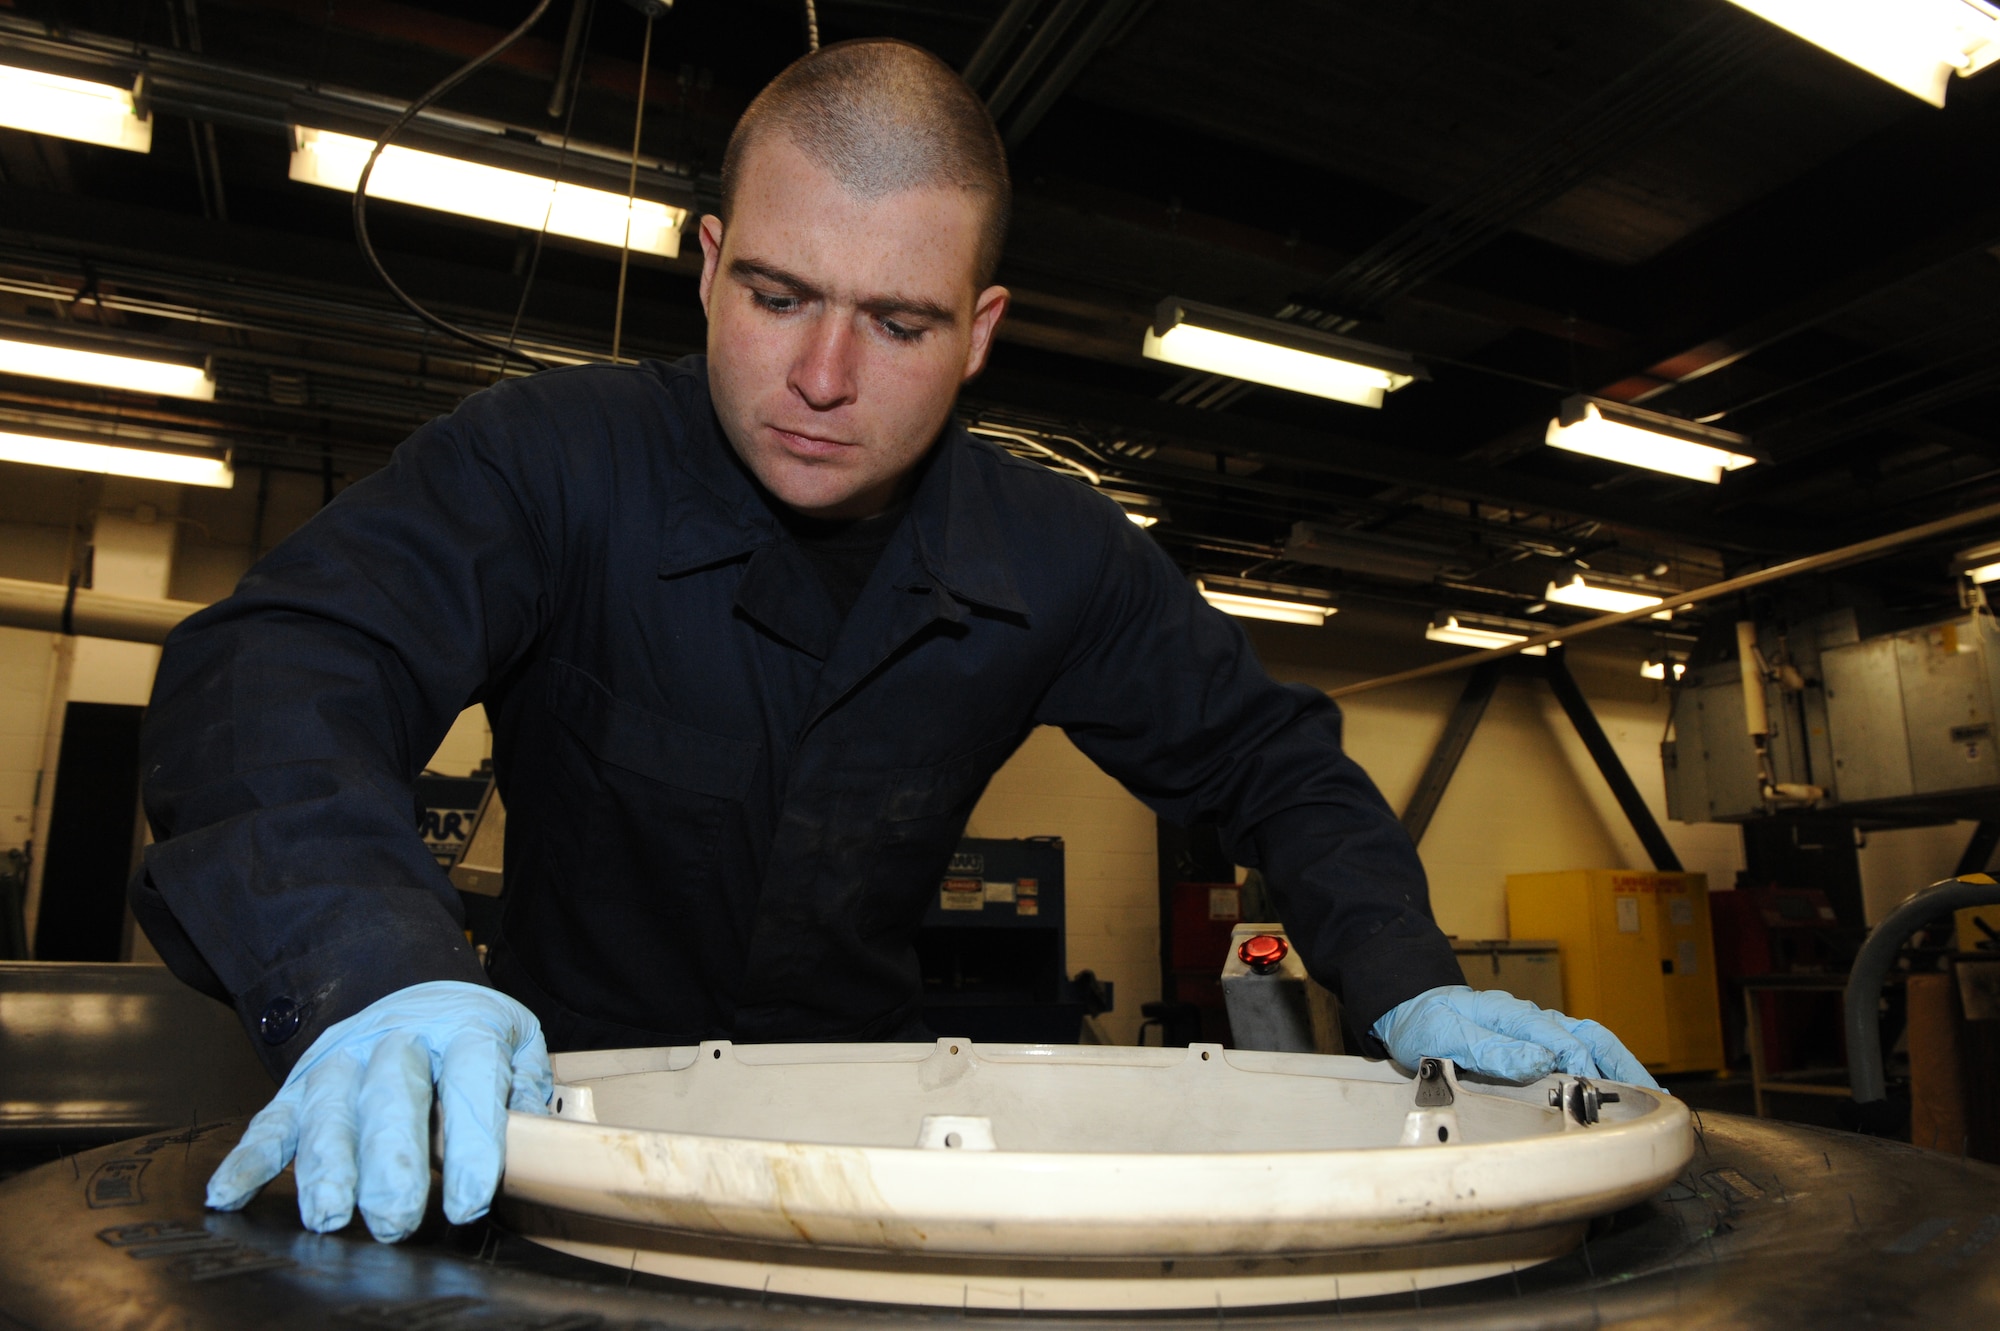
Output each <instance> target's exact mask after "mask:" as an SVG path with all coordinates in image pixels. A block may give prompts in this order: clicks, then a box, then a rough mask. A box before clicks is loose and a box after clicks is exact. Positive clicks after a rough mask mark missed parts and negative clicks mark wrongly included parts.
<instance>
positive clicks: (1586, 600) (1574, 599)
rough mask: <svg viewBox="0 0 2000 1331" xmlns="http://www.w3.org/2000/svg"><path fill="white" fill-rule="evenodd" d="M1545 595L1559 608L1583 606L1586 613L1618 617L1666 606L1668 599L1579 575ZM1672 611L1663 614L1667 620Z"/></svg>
mask: <svg viewBox="0 0 2000 1331" xmlns="http://www.w3.org/2000/svg"><path fill="white" fill-rule="evenodd" d="M1543 595H1544V596H1545V597H1546V598H1547V599H1548V600H1551V601H1554V602H1555V603H1556V604H1558V605H1576V606H1582V607H1583V608H1584V609H1586V610H1602V611H1605V612H1607V613H1611V614H1616V613H1619V612H1622V611H1626V610H1639V609H1642V608H1644V607H1646V606H1649V605H1663V604H1665V602H1666V598H1665V597H1662V596H1655V595H1653V594H1652V593H1651V592H1637V591H1627V590H1625V589H1624V588H1622V587H1613V586H1609V585H1607V584H1606V583H1604V582H1603V581H1601V580H1598V579H1586V578H1585V577H1584V575H1583V574H1581V573H1578V574H1576V575H1575V576H1574V577H1572V578H1571V579H1570V580H1569V581H1568V582H1552V583H1550V584H1549V587H1548V590H1547V591H1546V592H1544V593H1543ZM1671 613H1672V612H1671V611H1666V612H1663V613H1662V615H1661V616H1660V617H1661V618H1664V617H1665V616H1666V615H1667V614H1671Z"/></svg>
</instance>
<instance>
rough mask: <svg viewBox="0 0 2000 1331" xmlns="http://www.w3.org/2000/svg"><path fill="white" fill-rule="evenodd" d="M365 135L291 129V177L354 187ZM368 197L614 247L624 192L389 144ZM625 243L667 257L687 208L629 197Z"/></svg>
mask: <svg viewBox="0 0 2000 1331" xmlns="http://www.w3.org/2000/svg"><path fill="white" fill-rule="evenodd" d="M374 148H375V145H374V143H373V142H372V141H371V140H368V139H358V138H355V137H353V136H351V135H347V134H335V133H333V132H332V131H330V130H324V129H308V128H306V127H304V126H295V127H294V128H293V130H292V166H291V177H292V179H293V180H299V181H304V182H305V183H306V184H309V185H324V186H326V187H327V188H329V189H337V190H344V191H346V192H347V193H349V194H352V193H353V192H354V186H355V185H356V184H357V183H358V182H359V181H360V179H361V169H362V168H363V167H364V166H366V165H367V164H368V154H369V153H370V152H372V151H374ZM368 197H369V198H371V199H391V200H394V201H395V202H397V203H408V204H414V205H415V206H417V207H419V208H434V209H436V210H438V211H439V212H446V213H456V214H458V215H459V216H460V217H474V218H478V219H480V220H482V221H487V222H498V223H500V224H501V225H502V226H515V227H521V228H522V229H524V230H528V231H540V230H542V229H543V225H544V223H545V222H546V225H547V228H548V231H549V234H551V235H556V236H568V237H570V238H571V239H572V240H587V241H592V242H595V243H596V244H599V245H610V246H613V247H617V246H620V245H624V244H626V243H627V233H626V226H627V217H628V209H627V207H626V204H627V200H626V197H625V196H624V195H623V194H614V193H612V192H611V191H609V190H601V189H592V188H590V187H589V186H586V185H573V184H571V183H569V182H568V181H561V182H558V181H552V180H550V179H549V178H548V177H546V176H535V175H529V174H528V173H526V172H524V171H509V170H507V169H506V168H505V167H498V166H487V165H485V164H483V163H480V162H468V161H464V160H462V159H460V158H456V157H445V156H443V155H441V154H439V153H430V152H424V151H422V150H421V149H417V148H403V147H397V146H394V145H391V146H390V147H388V148H385V149H383V150H382V155H381V157H379V158H377V159H376V162H375V170H374V172H373V173H372V174H371V175H370V176H369V177H368ZM630 202H631V207H630V209H629V218H630V226H631V233H630V244H631V247H632V249H633V250H635V251H637V252H639V253H641V254H658V255H662V256H664V257H666V258H669V259H671V258H674V257H676V256H677V255H679V254H680V252H681V224H682V223H683V222H685V221H686V220H687V209H685V208H676V207H674V206H672V205H671V204H665V203H656V202H654V201H653V200H651V199H634V200H631V201H630Z"/></svg>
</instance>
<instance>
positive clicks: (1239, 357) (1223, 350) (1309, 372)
mask: <svg viewBox="0 0 2000 1331" xmlns="http://www.w3.org/2000/svg"><path fill="white" fill-rule="evenodd" d="M1141 350H1142V351H1143V352H1144V353H1145V355H1146V356H1147V358H1148V359H1151V360H1159V361H1166V362H1167V363H1168V364H1170V365H1180V366H1185V367H1186V368H1188V369H1190V370H1202V371H1205V372H1206V373H1209V374H1220V375H1226V376H1227V377H1229V378H1231V379H1244V380H1247V381H1249V382H1250V383H1254V384H1268V385H1269V386H1270V387H1272V388H1286V389H1290V390H1291V391H1293V392H1295V393H1311V394H1313V395H1314V396H1316V397H1325V398H1332V399H1333V400H1334V401H1336V402H1351V403H1353V404H1354V405H1355V406H1357V407H1380V406H1381V405H1382V398H1383V395H1384V394H1387V393H1393V392H1395V391H1396V390H1397V389H1399V388H1402V387H1404V386H1406V385H1408V384H1409V383H1411V382H1412V381H1414V380H1417V379H1428V378H1429V377H1430V375H1429V374H1428V373H1427V372H1426V371H1425V370H1424V368H1423V366H1421V365H1419V364H1417V362H1416V361H1415V360H1413V359H1411V358H1410V357H1409V356H1407V355H1405V354H1403V353H1402V352H1400V351H1392V350H1390V349H1389V348H1387V347H1377V346H1371V345H1369V344H1368V343H1366V342H1356V341H1354V340H1353V339H1352V338H1345V337H1336V336H1334V335H1333V334H1331V333H1322V332H1320V331H1319V330H1317V329H1314V328H1306V327H1302V326H1300V325H1298V324H1292V323H1285V322H1284V321H1282V320H1279V319H1264V318H1260V317H1258V316H1257V315H1254V314H1238V313H1236V312H1235V311H1234V310H1225V309H1219V308H1217V307H1216V306H1213V305H1202V304H1198V303H1196V302H1194V301H1191V300H1181V299H1180V298H1178V297H1175V296H1169V297H1167V298H1166V299H1165V300H1163V301H1161V302H1160V304H1159V308H1158V309H1156V310H1155V311H1154V312H1153V323H1152V326H1151V327H1149V328H1147V329H1146V337H1145V342H1144V343H1143V345H1142V347H1141Z"/></svg>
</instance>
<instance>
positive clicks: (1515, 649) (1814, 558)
mask: <svg viewBox="0 0 2000 1331" xmlns="http://www.w3.org/2000/svg"><path fill="white" fill-rule="evenodd" d="M1984 522H2000V504H1981V505H1980V506H1979V507H1978V508H1969V509H1967V510H1966V511H1965V512H1963V513H1954V514H1952V515H1951V516H1950V517H1948V518H1939V519H1937V520H1936V521H1934V522H1926V523H1922V524H1920V525H1918V526H1915V527H1906V528H1904V529H1903V530H1902V531H1897V532H1890V533H1888V534H1887V535H1883V536H1872V537H1870V538H1869V539H1867V540H1865V541H1856V542H1855V543H1854V544H1852V545H1843V546H1840V547H1838V548H1837V549H1833V550H1824V551H1821V552H1820V553H1819V554H1816V555H1806V556H1804V557H1803V558H1800V559H1792V560H1787V561H1786V562H1784V563H1782V564H1774V565H1772V566H1771V567H1770V568H1767V569H1760V570H1759V571H1757V572H1755V573H1746V574H1744V575H1743V576H1742V577H1740V578H1725V579H1723V580H1722V581H1721V582H1712V583H1710V584H1709V585H1708V586H1706V587H1698V588H1696V589H1695V590H1693V591H1691V592H1684V593H1680V594H1677V595H1674V596H1670V597H1668V598H1667V601H1666V606H1667V608H1668V609H1670V610H1676V611H1678V610H1686V609H1689V608H1691V607H1693V606H1697V605H1700V604H1701V603H1702V602H1704V601H1714V600H1718V599H1720V598H1722V597H1725V596H1734V595H1736V594H1737V593H1738V592H1746V591H1749V590H1750V589H1751V588H1753V587H1763V586H1767V585H1768V584H1770V583H1773V582H1782V581H1784V580H1785V579H1786V578H1795V577H1797V576H1798V575H1799V574H1801V573H1817V572H1820V571H1822V570H1824V569H1830V568H1840V567H1843V566H1845V565H1848V564H1859V563H1862V562H1864V561H1866V560H1869V559H1873V558H1875V557H1876V556H1877V555H1886V554H1890V553H1892V552H1894V551H1897V550H1901V549H1904V548H1905V547H1907V546H1912V545H1917V544H1919V543H1921V542H1923V541H1927V540H1929V539H1931V538H1932V537H1933V536H1943V535H1946V534H1947V533H1950V532H1955V531H1961V530H1963V529H1965V528H1967V527H1976V526H1978V525H1979V524H1981V523H1984ZM1658 609H1659V608H1658V607H1657V606H1653V605H1645V606H1640V607H1639V608H1638V609H1636V610H1621V611H1619V612H1618V613H1616V614H1610V615H1600V616H1598V617H1597V618H1596V619H1586V620H1584V621H1583V622H1582V623H1581V624H1567V625H1564V626H1563V627H1561V628H1557V629H1551V630H1549V631H1548V632H1547V633H1537V634H1536V635H1535V636H1534V637H1532V638H1529V639H1527V640H1525V641H1523V642H1510V643H1508V644H1507V645H1506V646H1505V647H1491V648H1488V649H1487V650H1485V651H1483V652H1473V653H1470V654H1469V655H1466V656H1460V657H1455V658H1453V659H1452V660H1449V661H1438V662H1435V663H1433V664H1431V665H1427V666H1418V667H1417V668H1416V669H1414V670H1400V671H1397V672H1396V673H1395V674H1393V675H1382V676H1379V677H1378V678H1375V679H1364V680H1362V681H1361V682H1360V683H1358V684H1349V685H1347V686H1345V687H1344V688H1338V689H1330V690H1328V692H1327V696H1328V697H1332V698H1345V697H1349V696H1351V695H1353V694H1356V693H1369V692H1372V691H1373V690H1375V689H1383V688H1387V687H1389V686H1390V685H1391V684H1407V683H1410V682H1411V681H1413V680H1419V679H1430V678H1432V677H1433V676H1436V675H1449V674H1453V673H1455V672H1457V671H1460V670H1468V669H1470V668H1472V667H1473V666H1477V665H1483V664H1484V663H1486V662H1488V661H1498V660H1501V659H1503V658H1505V657H1509V656H1514V655H1517V654H1518V653H1520V652H1523V651H1526V650H1527V649H1528V648H1530V647H1547V646H1549V645H1550V644H1552V643H1557V642H1563V643H1569V642H1574V641H1576V640H1577V639H1578V638H1581V637H1582V636H1583V635H1584V634H1586V633H1596V632H1598V631H1599V630H1601V629H1608V628H1616V627H1617V626H1618V625H1620V624H1630V623H1633V622H1634V621H1637V620H1641V619H1649V618H1651V617H1652V616H1653V615H1654V614H1656V613H1658Z"/></svg>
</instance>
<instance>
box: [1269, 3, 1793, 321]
mask: <svg viewBox="0 0 2000 1331" xmlns="http://www.w3.org/2000/svg"><path fill="white" fill-rule="evenodd" d="M1776 44H1777V37H1776V30H1775V29H1774V28H1772V27H1771V25H1770V24H1768V23H1764V22H1762V21H1761V20H1758V19H1755V18H1752V17H1750V16H1749V15H1747V14H1743V13H1740V12H1738V11H1737V10H1734V9H1728V8H1721V7H1718V8H1717V9H1715V10H1714V11H1713V12H1711V13H1710V14H1709V15H1708V16H1707V17H1706V18H1704V19H1702V20H1701V21H1700V22H1699V23H1696V24H1695V25H1694V26H1692V27H1690V28H1688V29H1687V30H1686V31H1684V32H1682V33H1681V34H1680V35H1679V36H1678V37H1676V38H1675V39H1674V40H1672V41H1671V42H1669V43H1667V44H1666V45H1665V46H1662V47H1660V48H1659V49H1658V50H1656V51H1654V52H1653V53H1652V54H1651V55H1650V56H1648V57H1647V58H1646V59H1644V60H1642V61H1641V62H1639V64H1637V65H1636V66H1634V67H1633V68H1631V69H1629V70H1627V71H1625V72H1624V73H1623V74H1620V75H1618V76H1617V77H1616V78H1614V79H1612V80H1611V81H1610V82H1609V83H1607V84H1605V85H1604V86H1603V87H1602V88H1600V89H1598V90H1597V91H1596V92H1594V93H1592V94H1591V95H1590V96H1588V97H1586V98H1584V99H1583V100H1582V101H1580V102H1578V103H1576V104H1575V105H1574V106H1572V107H1571V108H1569V110H1568V111H1566V112H1565V113H1564V114H1562V115H1561V116H1559V117H1557V118H1556V120H1554V121H1553V122H1551V123H1550V124H1549V125H1547V126H1546V127H1545V128H1544V129H1543V130H1542V131H1541V132H1540V133H1538V134H1536V135H1535V136H1534V137H1533V138H1531V139H1529V140H1528V141H1527V142H1525V143H1523V144H1522V145H1521V146H1520V147H1519V148H1518V149H1516V150H1515V151H1514V152H1512V153H1510V154H1509V155H1508V156H1506V157H1505V158H1503V159H1502V160H1500V161H1497V162H1495V163H1493V164H1492V166H1491V167H1490V169H1489V170H1487V172H1486V173H1485V174H1484V175H1483V176H1481V177H1480V178H1479V179H1477V180H1474V181H1471V182H1469V183H1468V184H1467V185H1466V186H1464V187H1463V188H1461V189H1459V190H1458V191H1456V192H1455V193H1454V194H1453V195H1451V196H1450V197H1449V198H1446V199H1443V200H1441V201H1439V202H1438V203H1436V204H1433V205H1432V206H1431V207H1429V208H1426V209H1424V210H1423V211H1422V212H1421V213H1419V214H1417V215H1416V216H1415V217H1413V218H1411V219H1410V220H1409V221H1408V222H1406V223H1404V224H1403V225H1402V226H1400V227H1398V228H1397V229H1396V230H1395V232H1393V233H1392V234H1390V235H1389V236H1387V237H1385V238H1383V239H1382V240H1381V241H1379V242H1377V243H1376V244H1374V245H1372V246H1370V247H1369V248H1368V250H1367V251H1366V252H1365V253H1362V254H1359V255H1356V256H1355V257H1354V258H1353V259H1352V260H1350V261H1349V262H1348V263H1347V264H1346V265H1345V266H1343V267H1342V268H1341V270H1340V271H1339V272H1337V273H1335V274H1333V276H1332V277H1330V278H1328V279H1327V280H1326V281H1325V282H1322V283H1319V284H1317V285H1315V286H1314V288H1313V289H1311V290H1310V291H1307V292H1304V293H1301V294H1300V295H1299V296H1298V297H1297V298H1296V299H1297V303H1298V304H1300V305H1302V306H1308V307H1311V308H1308V309H1307V310H1306V311H1305V313H1304V314H1302V315H1301V316H1300V317H1302V318H1307V319H1314V318H1315V316H1319V317H1318V318H1317V319H1316V320H1315V321H1316V322H1320V323H1321V324H1322V325H1330V324H1333V323H1345V322H1347V321H1350V320H1352V319H1355V318H1357V317H1360V316H1363V315H1367V314H1371V313H1374V312H1376V311H1378V310H1379V309H1380V308H1381V307H1382V306H1383V305H1384V304H1385V303H1386V302H1387V301H1389V300H1390V299H1391V298H1393V297H1394V296H1396V295H1398V294H1399V293H1401V292H1403V291H1406V290H1409V289H1411V288H1413V287H1417V286H1419V285H1421V284H1422V283H1424V282H1425V281H1427V280H1428V279H1430V278H1432V277H1435V276H1437V275H1438V274H1440V273H1442V272H1444V271H1446V270H1447V269H1449V268H1450V267H1452V266H1453V265H1454V264H1456V263H1457V262H1458V261H1459V260H1461V259H1463V258H1465V257H1466V256H1467V255H1469V254H1471V253H1473V252H1474V251H1475V250H1479V249H1483V248H1484V247H1485V246H1486V245H1488V244H1490V243H1491V242H1492V241H1494V240H1497V239H1499V238H1500V237H1501V236H1503V235H1505V234H1507V233H1508V232H1509V231H1511V230H1513V229H1514V228H1515V227H1516V226H1517V225H1518V224H1520V223H1521V222H1522V221H1523V220H1525V219H1526V218H1528V217H1530V216H1532V215H1533V214H1535V213H1536V212H1538V211H1540V210H1541V209H1543V208H1545V207H1547V206H1548V205H1549V204H1551V203H1554V202H1555V201H1556V200H1557V199H1559V198H1561V197H1562V196H1563V195H1565V194H1567V193H1569V192H1570V190H1572V189H1574V188H1575V187H1576V186H1577V185H1579V184H1581V183H1583V181H1585V180H1587V179H1588V178H1590V177H1591V176H1593V175H1596V174H1597V173H1598V172H1600V171H1601V170H1603V169H1604V168H1605V167H1606V166H1608V165H1610V164H1611V163H1612V162H1614V161H1616V160H1617V159H1619V158H1620V157H1623V156H1625V155H1626V154H1628V153H1630V152H1632V151H1634V150H1636V149H1637V148H1638V147H1640V146H1641V145H1642V144H1644V143H1647V142H1649V141H1651V140H1653V139H1656V138H1658V137H1659V136H1661V135H1662V134H1664V133H1665V132H1666V131H1667V130H1668V129H1669V128H1671V127H1672V126H1673V125H1675V124H1677V123H1679V122H1680V121H1682V120H1684V119H1686V118H1687V117H1689V116H1690V115H1692V114H1694V113H1695V112H1697V111H1699V110H1701V109H1702V108H1703V107H1704V106H1706V105H1707V104H1708V103H1709V102H1711V101H1713V100H1714V99H1715V98H1717V97H1718V96H1720V95H1721V94H1722V93H1724V92H1727V91H1728V90H1729V89H1730V88H1732V87H1734V86H1735V85H1736V84H1737V83H1738V82H1739V81H1740V80H1741V79H1742V78H1743V77H1744V76H1745V75H1747V74H1748V73H1749V72H1750V71H1751V70H1752V69H1753V68H1754V67H1755V65H1756V64H1757V62H1758V61H1759V60H1760V59H1762V58H1763V57H1764V56H1765V55H1766V54H1767V53H1768V52H1769V51H1770V50H1771V49H1772V47H1773V46H1775V45H1776Z"/></svg>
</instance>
